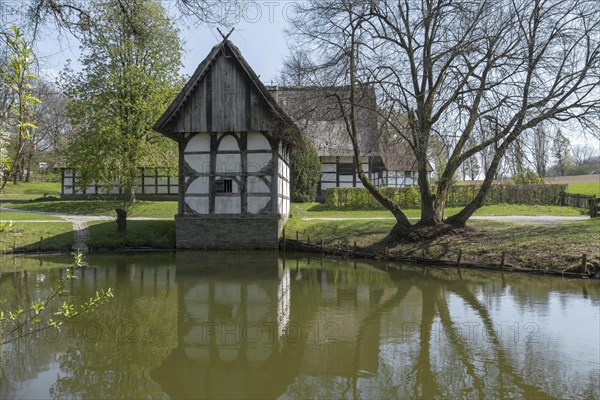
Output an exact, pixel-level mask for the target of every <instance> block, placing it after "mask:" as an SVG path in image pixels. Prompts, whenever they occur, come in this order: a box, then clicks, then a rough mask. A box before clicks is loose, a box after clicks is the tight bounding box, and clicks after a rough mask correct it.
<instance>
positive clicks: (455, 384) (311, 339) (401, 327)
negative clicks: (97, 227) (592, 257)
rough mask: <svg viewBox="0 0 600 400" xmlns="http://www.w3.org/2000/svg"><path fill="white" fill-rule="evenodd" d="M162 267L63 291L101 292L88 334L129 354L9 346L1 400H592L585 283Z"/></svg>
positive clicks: (2, 288) (268, 267) (210, 264)
mask: <svg viewBox="0 0 600 400" xmlns="http://www.w3.org/2000/svg"><path fill="white" fill-rule="evenodd" d="M160 257H163V258H162V259H161V258H160ZM160 257H154V256H151V257H147V256H138V257H137V258H135V262H133V261H131V259H130V258H127V257H124V258H122V259H121V258H118V257H117V258H114V257H112V256H111V257H105V258H102V257H100V258H98V259H97V261H96V264H97V267H98V268H96V270H95V271H94V272H93V273H86V276H85V277H82V279H81V280H80V281H78V282H76V283H75V286H74V288H73V290H74V291H75V292H76V293H80V292H78V291H83V293H87V292H86V290H87V291H88V292H89V291H90V290H95V288H96V287H108V286H112V287H114V288H115V293H116V298H115V299H114V301H113V302H111V303H110V304H109V305H107V306H105V307H104V308H103V309H100V310H98V313H97V314H95V315H94V316H93V317H91V316H90V318H91V319H90V321H98V322H99V323H101V324H102V323H108V322H107V321H113V322H114V321H128V322H129V323H132V324H133V325H132V326H135V327H139V329H140V332H144V335H142V336H140V337H139V338H138V339H140V340H137V341H135V342H132V343H124V342H123V341H122V340H121V341H115V340H114V339H112V340H111V339H110V338H106V337H105V338H103V339H102V340H99V341H97V342H93V343H92V342H90V341H84V340H74V341H67V340H63V341H58V342H56V343H51V342H49V341H41V342H35V341H31V342H29V343H26V344H25V345H23V346H19V348H18V349H17V347H15V346H8V347H6V349H5V350H4V353H0V356H2V357H5V360H4V361H5V362H4V366H3V367H2V374H0V398H36V397H37V398H39V397H55V398H63V397H71V396H75V397H119V398H122V397H125V398H127V397H129V398H133V397H136V398H139V397H165V396H171V397H185V396H187V397H194V398H196V397H211V396H214V397H219V396H220V397H227V398H238V397H259V398H263V397H269V398H270V397H280V398H314V397H318V398H328V397H336V398H410V397H415V396H416V397H428V396H442V395H444V396H448V397H466V398H479V397H489V398H497V397H536V396H539V395H546V394H547V395H550V396H553V397H585V396H587V397H598V396H600V382H599V381H598V376H599V373H600V370H599V368H600V354H599V351H600V350H599V349H600V344H599V343H598V341H599V340H600V316H599V313H600V311H599V304H600V284H599V283H598V282H595V281H567V280H561V279H559V278H547V277H539V276H526V275H519V274H505V275H503V276H501V275H500V274H495V273H486V272H482V271H473V272H469V271H463V272H462V275H460V276H458V275H457V274H456V271H455V270H450V269H446V270H441V269H424V268H422V267H406V268H402V269H401V270H399V271H395V272H394V271H390V273H389V274H388V273H386V272H385V269H378V268H373V267H372V266H369V265H366V264H365V265H360V264H359V266H358V267H355V266H354V263H352V262H349V263H347V262H344V261H341V262H337V261H334V262H330V261H327V260H326V261H325V262H324V263H323V264H321V263H320V262H319V261H318V260H317V261H315V260H313V261H312V263H308V262H307V260H306V259H302V258H300V259H299V260H293V261H290V260H288V262H287V268H286V267H285V266H284V264H283V261H282V260H281V259H277V258H276V257H273V256H268V257H262V256H261V255H260V253H258V254H256V255H254V256H253V257H252V258H251V262H244V257H235V258H233V259H227V258H225V259H224V258H222V257H221V258H219V259H217V260H213V259H212V258H211V256H210V254H209V255H202V256H201V257H198V256H196V255H194V253H183V255H181V254H180V255H177V258H176V260H175V259H174V258H173V257H172V256H160ZM246 259H248V257H246ZM174 261H176V264H177V267H175V266H174ZM296 261H298V262H296ZM146 262H147V263H148V264H147V265H152V267H145V268H143V267H141V265H144V264H145V263H146ZM115 263H116V264H115ZM157 265H158V266H157ZM371 265H377V264H371ZM29 274H30V277H31V278H32V279H29V280H28V279H24V275H19V276H17V275H14V276H13V275H11V274H4V276H0V293H2V296H6V299H3V302H2V303H1V304H3V305H4V306H6V304H7V303H6V302H7V301H8V298H12V299H14V298H15V295H17V294H18V293H21V295H23V294H24V293H27V292H29V294H30V296H32V295H37V294H39V293H44V291H45V290H47V287H50V285H52V283H53V282H56V270H54V271H52V270H45V271H44V272H43V275H42V274H41V273H40V274H37V275H36V272H30V273H29ZM41 276H43V277H44V279H40V277H41ZM13 278H16V280H13ZM15 282H17V284H16V286H15ZM17 288H18V290H17ZM84 289H85V290H84ZM9 293H10V295H9ZM82 297H84V295H83V294H82ZM490 326H491V327H493V329H492V330H490ZM423 327H424V328H425V330H422V329H421V328H423ZM516 328H518V330H516ZM534 328H535V329H537V331H536V332H535V334H534V335H533V336H532V337H530V338H529V339H528V336H527V335H528V331H527V329H534ZM298 329H300V331H301V334H300V336H298ZM517 333H518V335H517ZM296 336H298V337H296ZM531 339H533V340H535V341H533V340H531ZM17 350H18V351H17ZM17 357H19V358H17ZM21 358H22V360H21ZM17 359H19V360H21V362H15V360H17Z"/></svg>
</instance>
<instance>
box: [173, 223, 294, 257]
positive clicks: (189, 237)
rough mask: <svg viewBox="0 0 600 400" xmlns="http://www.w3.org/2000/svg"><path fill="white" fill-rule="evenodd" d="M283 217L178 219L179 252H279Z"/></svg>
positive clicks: (176, 227)
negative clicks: (204, 250) (211, 250)
mask: <svg viewBox="0 0 600 400" xmlns="http://www.w3.org/2000/svg"><path fill="white" fill-rule="evenodd" d="M282 221H283V220H282V219H281V217H279V216H271V215H269V216H262V215H260V216H258V215H249V216H244V215H232V216H228V215H202V216H188V215H185V216H180V215H177V216H176V217H175V229H176V245H177V248H178V249H276V248H277V247H278V246H279V234H280V232H281V228H282V226H283V222H282Z"/></svg>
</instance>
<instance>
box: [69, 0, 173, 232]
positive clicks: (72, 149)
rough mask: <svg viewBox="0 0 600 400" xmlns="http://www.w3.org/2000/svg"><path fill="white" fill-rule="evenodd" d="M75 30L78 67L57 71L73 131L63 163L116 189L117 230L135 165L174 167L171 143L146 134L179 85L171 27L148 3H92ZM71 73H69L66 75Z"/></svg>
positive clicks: (84, 178)
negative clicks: (89, 14)
mask: <svg viewBox="0 0 600 400" xmlns="http://www.w3.org/2000/svg"><path fill="white" fill-rule="evenodd" d="M93 9H94V10H95V11H93V18H92V19H91V21H94V22H92V23H90V25H89V26H88V27H85V28H83V34H82V41H81V43H82V44H81V47H82V56H81V58H80V62H81V64H82V66H83V70H82V72H80V73H77V74H74V75H72V74H70V73H69V71H66V73H65V81H67V82H68V83H67V84H66V85H65V86H66V87H65V89H66V93H67V95H68V96H69V97H70V98H71V100H72V101H71V104H70V106H69V115H70V117H71V119H72V123H73V125H74V126H76V127H78V128H79V129H78V131H77V132H76V134H75V136H74V140H73V141H72V144H71V145H70V146H69V148H68V149H67V151H66V159H67V162H68V163H69V165H70V166H71V167H73V168H75V169H76V170H77V171H79V173H80V174H81V181H80V185H81V186H83V185H86V184H88V183H90V182H91V181H94V182H96V183H97V184H100V185H102V186H103V188H104V189H105V191H107V192H108V191H110V190H112V189H114V188H116V187H119V188H120V189H121V191H122V193H123V203H122V205H121V207H120V208H118V209H117V210H116V211H117V224H118V229H119V230H120V231H123V230H125V222H126V218H127V212H128V209H129V207H130V206H131V205H132V204H133V202H134V201H135V188H136V186H137V182H136V174H137V171H138V168H139V167H143V166H161V167H164V166H174V165H173V163H174V160H176V159H177V157H176V156H175V155H176V147H175V145H174V143H173V142H172V141H170V140H168V139H166V138H165V137H163V136H162V135H159V134H157V133H156V132H154V131H153V130H152V125H153V124H154V122H155V121H156V120H157V119H158V117H159V116H160V115H161V114H162V112H163V111H164V109H165V107H166V106H167V105H168V104H169V103H170V101H171V100H172V99H173V97H174V96H175V95H176V93H177V92H178V90H179V89H180V87H181V79H180V77H179V68H180V66H181V52H182V48H181V44H180V41H179V36H178V30H177V29H176V28H175V26H174V25H173V23H172V22H171V21H170V19H169V17H168V16H167V12H166V11H165V9H164V8H163V7H162V5H161V4H160V2H158V1H156V0H140V1H135V2H119V1H115V0H109V1H100V2H97V3H96V6H95V7H93ZM71 75H72V76H71Z"/></svg>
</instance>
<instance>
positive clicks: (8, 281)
mask: <svg viewBox="0 0 600 400" xmlns="http://www.w3.org/2000/svg"><path fill="white" fill-rule="evenodd" d="M20 263H21V264H23V260H20ZM24 264H25V265H24V267H31V266H32V265H31V264H34V265H37V266H39V261H37V260H32V262H31V263H24ZM61 265H64V264H61ZM42 268H44V269H42V270H38V271H32V270H24V271H20V272H14V273H9V274H6V273H5V274H0V294H1V296H0V310H14V309H16V308H17V307H18V306H19V305H25V306H26V305H27V304H30V303H31V301H32V299H37V298H41V297H44V296H47V295H48V294H49V291H50V288H52V287H55V286H56V285H57V284H58V281H59V277H60V274H61V272H62V270H61V269H58V268H56V269H53V270H50V269H45V267H44V266H42ZM56 334H57V333H56V332H55V331H54V330H49V331H46V332H40V333H39V334H36V335H35V336H33V337H29V338H27V339H22V340H18V341H16V342H12V343H9V344H5V345H3V346H2V345H0V398H6V397H7V396H8V393H10V392H11V390H12V386H18V385H19V384H18V382H24V381H27V380H30V379H34V378H35V377H36V376H37V375H38V374H39V373H41V372H44V371H46V370H48V364H49V363H51V362H52V361H53V358H54V357H55V354H56V352H57V351H61V350H63V349H64V348H65V346H64V345H61V344H60V343H57V341H56V340H55V339H56ZM36 338H37V339H36Z"/></svg>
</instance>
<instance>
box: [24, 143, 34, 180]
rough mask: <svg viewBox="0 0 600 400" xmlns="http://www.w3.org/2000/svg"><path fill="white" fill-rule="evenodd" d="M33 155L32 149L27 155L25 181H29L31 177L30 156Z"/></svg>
mask: <svg viewBox="0 0 600 400" xmlns="http://www.w3.org/2000/svg"><path fill="white" fill-rule="evenodd" d="M32 157H33V151H32V150H31V151H30V153H29V154H28V155H27V172H26V173H25V182H29V179H30V178H31V158H32Z"/></svg>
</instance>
